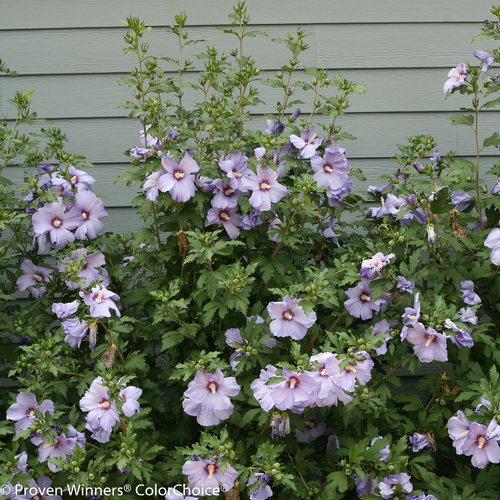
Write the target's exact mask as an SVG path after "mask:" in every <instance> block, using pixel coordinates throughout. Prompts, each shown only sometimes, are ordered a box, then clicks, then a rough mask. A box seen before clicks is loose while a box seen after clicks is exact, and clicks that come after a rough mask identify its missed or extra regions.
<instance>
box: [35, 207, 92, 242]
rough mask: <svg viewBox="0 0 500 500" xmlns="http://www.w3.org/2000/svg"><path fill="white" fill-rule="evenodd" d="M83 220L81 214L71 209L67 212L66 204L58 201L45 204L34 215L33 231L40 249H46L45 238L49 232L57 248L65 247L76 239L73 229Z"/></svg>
mask: <svg viewBox="0 0 500 500" xmlns="http://www.w3.org/2000/svg"><path fill="white" fill-rule="evenodd" d="M81 221H82V218H81V216H80V214H78V213H77V212H75V211H74V210H71V211H70V212H69V213H68V212H66V208H65V206H64V205H63V204H62V203H61V202H58V201H54V202H52V203H47V204H45V205H44V206H43V207H42V208H40V209H39V210H38V211H37V212H36V213H34V214H33V216H32V222H33V231H34V232H35V237H36V238H37V239H38V245H39V247H40V250H42V251H43V250H44V249H45V239H46V236H47V234H48V236H49V238H50V241H51V242H52V244H53V245H54V246H55V247H56V248H64V247H65V246H66V245H67V244H68V243H70V242H72V241H75V236H74V234H73V233H72V232H71V230H73V229H75V228H77V227H78V226H79V225H80V223H81Z"/></svg>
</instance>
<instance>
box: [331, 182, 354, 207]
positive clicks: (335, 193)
mask: <svg viewBox="0 0 500 500" xmlns="http://www.w3.org/2000/svg"><path fill="white" fill-rule="evenodd" d="M351 191H352V181H350V180H347V181H346V183H345V184H344V185H343V186H342V187H340V188H338V189H327V190H326V200H327V201H328V205H330V206H331V207H338V206H339V205H340V203H341V201H342V200H343V199H344V198H345V197H346V196H347V195H348V194H349V193H350V192H351Z"/></svg>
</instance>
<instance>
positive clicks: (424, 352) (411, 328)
mask: <svg viewBox="0 0 500 500" xmlns="http://www.w3.org/2000/svg"><path fill="white" fill-rule="evenodd" d="M407 331H408V333H407V335H406V340H408V342H410V343H411V344H413V346H414V347H413V350H414V351H415V354H416V355H417V357H418V359H419V360H420V361H422V363H430V362H431V361H448V352H447V350H446V335H444V334H442V333H438V332H437V331H436V330H434V328H427V329H425V327H424V325H423V324H422V323H414V324H412V325H408V330H407Z"/></svg>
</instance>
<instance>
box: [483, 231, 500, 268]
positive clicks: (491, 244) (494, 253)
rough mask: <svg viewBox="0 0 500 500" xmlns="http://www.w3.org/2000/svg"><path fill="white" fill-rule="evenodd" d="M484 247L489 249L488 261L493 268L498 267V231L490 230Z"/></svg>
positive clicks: (499, 245) (499, 246)
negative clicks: (493, 265) (489, 260)
mask: <svg viewBox="0 0 500 500" xmlns="http://www.w3.org/2000/svg"><path fill="white" fill-rule="evenodd" d="M484 246H485V247H488V248H491V254H490V259H491V262H493V264H495V266H500V229H498V228H495V229H492V230H491V232H490V234H488V237H487V238H486V240H485V242H484Z"/></svg>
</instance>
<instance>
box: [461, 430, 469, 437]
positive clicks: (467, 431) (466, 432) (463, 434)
mask: <svg viewBox="0 0 500 500" xmlns="http://www.w3.org/2000/svg"><path fill="white" fill-rule="evenodd" d="M467 434H469V429H465V431H464V432H462V434H460V436H467Z"/></svg>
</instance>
